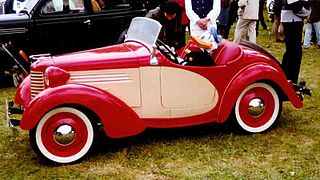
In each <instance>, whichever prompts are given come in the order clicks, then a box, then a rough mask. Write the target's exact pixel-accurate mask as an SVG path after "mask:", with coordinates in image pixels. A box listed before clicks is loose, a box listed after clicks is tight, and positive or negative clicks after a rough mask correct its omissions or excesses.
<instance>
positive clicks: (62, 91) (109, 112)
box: [20, 84, 145, 138]
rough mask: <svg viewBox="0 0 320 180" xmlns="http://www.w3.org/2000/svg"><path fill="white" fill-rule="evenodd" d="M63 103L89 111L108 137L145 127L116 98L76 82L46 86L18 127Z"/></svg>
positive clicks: (34, 121)
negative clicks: (95, 116) (54, 86)
mask: <svg viewBox="0 0 320 180" xmlns="http://www.w3.org/2000/svg"><path fill="white" fill-rule="evenodd" d="M63 105H80V106H83V107H86V108H88V109H90V110H92V111H93V112H94V113H96V114H97V115H98V117H99V118H100V120H101V123H102V124H103V129H104V131H105V133H106V134H107V136H109V137H110V138H122V137H127V136H132V135H135V134H138V133H140V132H142V131H143V130H144V129H145V125H144V122H143V121H142V120H141V119H140V118H139V117H138V115H137V114H136V113H135V112H134V111H133V110H132V109H131V108H130V107H128V106H127V105H126V104H125V103H124V102H123V101H121V100H119V99H118V98H117V97H115V96H113V95H112V94H110V93H108V92H106V91H102V90H99V89H96V88H94V87H90V86H85V85H75V84H68V85H63V86H59V87H56V88H48V89H46V90H44V91H42V92H41V93H39V94H38V95H37V96H36V97H35V98H34V99H33V100H32V101H31V102H30V104H29V106H28V107H27V108H26V109H25V111H24V113H23V116H22V120H21V124H20V127H21V129H24V130H30V129H32V128H34V127H35V126H36V124H37V123H38V121H39V120H40V119H41V118H42V116H44V114H45V113H46V112H48V111H50V110H51V109H53V108H55V107H58V106H63Z"/></svg>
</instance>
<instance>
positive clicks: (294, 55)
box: [281, 0, 303, 84]
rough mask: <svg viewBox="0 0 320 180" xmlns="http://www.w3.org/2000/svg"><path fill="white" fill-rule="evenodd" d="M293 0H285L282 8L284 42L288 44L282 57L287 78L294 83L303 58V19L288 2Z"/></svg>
mask: <svg viewBox="0 0 320 180" xmlns="http://www.w3.org/2000/svg"><path fill="white" fill-rule="evenodd" d="M292 1H293V0H283V1H282V10H281V23H282V25H283V32H284V35H285V38H284V42H285V46H286V50H285V53H284V54H283V59H282V64H281V65H282V69H283V70H284V72H285V74H286V76H287V78H288V79H289V80H291V81H292V82H293V83H294V84H297V83H298V77H299V72H300V65H301V59H302V45H301V40H302V29H303V19H302V18H301V17H299V16H298V15H296V14H295V13H294V12H293V10H292V6H291V5H289V4H288V2H290V3H291V2H292ZM296 1H297V0H296Z"/></svg>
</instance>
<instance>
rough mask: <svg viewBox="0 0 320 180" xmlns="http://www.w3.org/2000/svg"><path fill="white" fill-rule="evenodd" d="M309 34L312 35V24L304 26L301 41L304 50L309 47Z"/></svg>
mask: <svg viewBox="0 0 320 180" xmlns="http://www.w3.org/2000/svg"><path fill="white" fill-rule="evenodd" d="M311 34H312V24H310V23H307V24H306V25H305V32H304V40H303V47H304V48H309V47H310V41H311Z"/></svg>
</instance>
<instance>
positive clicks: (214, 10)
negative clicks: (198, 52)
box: [185, 0, 221, 37]
mask: <svg viewBox="0 0 320 180" xmlns="http://www.w3.org/2000/svg"><path fill="white" fill-rule="evenodd" d="M220 4H221V3H220V0H185V6H186V14H187V16H188V18H189V20H190V34H191V36H195V37H200V36H201V35H202V34H203V33H204V32H205V31H206V30H207V29H210V28H211V27H212V26H213V27H214V28H216V29H217V23H216V21H217V18H218V16H219V14H220Z"/></svg>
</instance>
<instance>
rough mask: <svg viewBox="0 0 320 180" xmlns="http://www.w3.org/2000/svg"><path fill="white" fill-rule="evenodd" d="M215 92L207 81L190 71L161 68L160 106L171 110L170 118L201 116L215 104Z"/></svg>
mask: <svg viewBox="0 0 320 180" xmlns="http://www.w3.org/2000/svg"><path fill="white" fill-rule="evenodd" d="M217 95H218V94H217V91H216V89H215V87H214V86H213V85H212V84H211V82H210V81H209V80H207V79H206V78H204V77H202V76H201V75H199V74H196V73H193V72H191V71H187V70H183V69H179V68H172V67H162V68H161V98H162V105H163V107H164V108H166V109H170V110H171V117H184V116H190V115H197V114H202V113H205V112H208V111H210V110H211V109H213V108H214V107H215V105H216V103H217V100H218V97H217Z"/></svg>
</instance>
